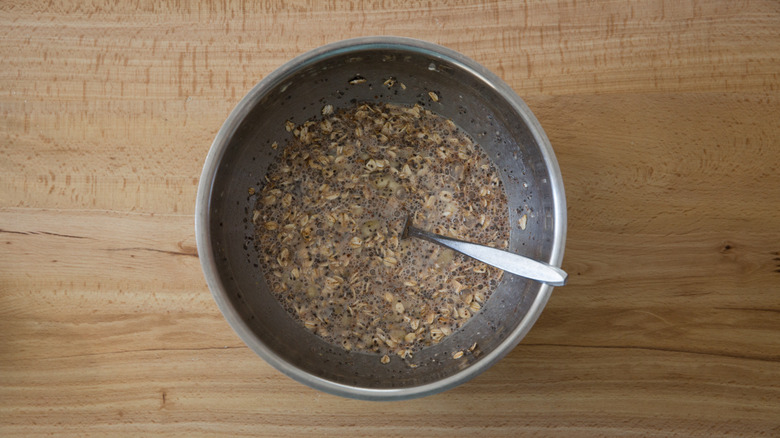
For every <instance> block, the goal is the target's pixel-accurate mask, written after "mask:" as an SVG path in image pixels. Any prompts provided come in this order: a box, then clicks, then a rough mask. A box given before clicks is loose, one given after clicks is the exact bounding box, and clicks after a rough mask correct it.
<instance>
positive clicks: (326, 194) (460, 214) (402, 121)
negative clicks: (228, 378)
mask: <svg viewBox="0 0 780 438" xmlns="http://www.w3.org/2000/svg"><path fill="white" fill-rule="evenodd" d="M358 79H360V78H356V80H358ZM437 97H438V96H437ZM322 114H323V117H322V118H321V119H318V120H310V121H307V122H305V123H303V124H301V125H295V124H294V123H293V122H287V123H286V124H285V128H286V129H287V130H288V131H289V132H291V133H292V134H293V136H294V138H293V139H292V140H291V141H290V142H289V144H288V145H287V146H286V148H285V149H284V151H283V152H282V154H281V155H280V157H279V159H278V160H277V161H276V162H275V163H273V164H271V166H270V167H269V169H268V173H267V176H266V179H265V181H264V182H263V186H262V189H261V190H259V193H258V200H257V205H256V207H255V210H254V212H253V215H252V218H253V223H254V225H255V243H256V245H257V248H258V251H259V254H260V265H261V268H262V270H263V272H264V274H265V277H266V279H267V280H268V283H269V285H270V288H271V291H272V293H273V294H274V296H275V297H276V298H277V299H278V300H279V302H280V303H281V304H282V305H283V306H284V308H285V309H286V310H287V312H288V313H289V314H290V315H292V317H293V318H295V319H296V320H297V321H299V322H300V323H301V324H302V325H303V326H304V327H306V328H307V329H308V330H310V331H312V332H313V333H315V334H317V335H318V336H320V337H322V338H323V339H325V340H326V341H328V342H331V343H333V344H336V345H339V346H341V347H343V348H344V349H346V350H354V351H362V352H375V353H378V354H381V355H382V363H387V362H389V356H387V355H388V354H395V355H398V356H400V357H401V358H408V357H411V355H412V354H413V353H414V352H415V351H418V350H419V349H421V348H424V347H426V346H430V345H432V344H435V343H438V342H441V340H442V339H444V338H445V337H446V336H448V335H449V334H451V333H453V332H454V331H455V330H457V329H458V328H459V327H461V326H462V325H463V324H464V323H466V322H467V321H468V320H469V319H470V318H471V317H472V316H473V315H474V314H476V313H477V312H479V311H480V309H481V307H482V305H483V304H484V303H485V300H487V299H488V297H489V296H490V293H491V291H492V290H493V288H494V287H495V285H496V284H498V281H499V280H500V279H501V275H502V271H500V270H499V269H496V268H493V267H489V266H487V265H485V264H483V263H481V262H478V261H476V260H473V259H470V258H468V257H465V256H462V255H459V254H456V253H454V252H453V251H452V250H449V249H446V248H442V247H440V246H437V245H434V244H432V243H429V242H425V241H421V240H418V239H408V240H401V233H402V232H403V226H404V221H405V218H406V215H407V214H413V215H414V216H413V221H414V223H415V225H416V226H418V227H419V228H422V229H427V230H430V231H433V232H434V233H437V234H442V235H446V236H451V237H456V238H459V239H463V240H469V241H473V242H479V243H484V244H488V245H491V246H494V247H499V248H507V246H508V238H509V225H508V220H507V213H508V209H507V198H506V195H505V193H504V189H503V186H502V183H501V180H500V179H499V177H498V172H497V170H496V168H495V166H494V165H493V164H492V163H491V162H490V160H489V159H488V157H487V156H486V155H485V154H484V152H483V151H482V150H481V149H480V147H479V145H477V144H475V143H474V142H473V141H472V140H471V139H470V138H469V137H468V136H467V135H465V134H464V133H463V132H462V131H460V130H459V129H458V128H457V127H456V126H455V124H454V123H453V122H452V121H450V120H447V119H444V118H442V117H440V116H438V115H436V114H434V113H432V112H430V111H428V110H426V109H423V108H422V107H420V106H419V105H415V106H413V107H404V106H397V105H391V104H376V105H374V104H360V105H356V106H354V107H352V108H348V109H341V110H336V109H334V108H333V107H332V106H331V105H326V106H325V107H324V108H323V109H322ZM462 354H463V352H457V353H455V354H454V355H453V357H454V356H456V355H457V356H458V357H460V356H462Z"/></svg>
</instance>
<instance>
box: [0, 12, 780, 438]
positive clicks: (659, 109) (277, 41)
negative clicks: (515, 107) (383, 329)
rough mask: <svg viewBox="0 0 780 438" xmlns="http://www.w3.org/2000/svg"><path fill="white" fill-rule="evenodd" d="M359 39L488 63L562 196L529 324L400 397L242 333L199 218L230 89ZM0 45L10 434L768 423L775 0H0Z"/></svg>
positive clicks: (777, 103)
mask: <svg viewBox="0 0 780 438" xmlns="http://www.w3.org/2000/svg"><path fill="white" fill-rule="evenodd" d="M372 34H393V35H402V36H411V37H416V38H421V39H425V40H428V41H432V42H436V43H440V44H443V45H445V46H448V47H450V48H452V49H455V50H458V51H460V52H462V53H464V54H465V55H467V56H469V57H472V58H473V59H475V60H477V61H478V62H480V63H482V64H483V65H485V66H486V67H487V68H489V69H490V70H492V71H494V72H495V73H497V74H498V75H499V76H501V77H502V78H503V79H504V80H506V81H507V82H508V83H509V85H511V86H512V87H513V88H514V90H515V91H517V93H518V94H519V95H521V96H522V97H523V98H524V99H525V100H526V102H527V103H528V105H529V106H530V107H531V109H532V110H533V111H534V112H535V114H536V115H537V117H538V118H539V120H540V122H541V124H542V126H543V127H544V128H545V130H546V132H547V134H548V136H549V137H550V140H551V142H552V144H553V147H554V149H555V152H556V154H557V157H558V160H559V162H560V166H561V169H562V173H563V177H564V183H565V189H566V195H567V202H568V216H569V222H568V241H567V245H566V254H565V258H564V264H563V267H564V269H566V270H567V271H569V272H570V274H571V280H570V283H569V285H567V286H566V287H563V288H557V289H556V290H555V291H554V293H553V295H552V298H551V299H550V301H549V304H548V305H547V307H546V309H545V310H544V312H543V314H542V316H541V318H540V319H539V321H538V322H537V324H536V325H535V326H534V328H533V329H532V330H531V332H530V333H529V335H528V336H527V337H526V338H525V339H524V340H523V342H522V343H521V344H520V346H518V347H517V348H516V349H515V350H513V351H512V352H511V353H510V354H509V355H508V356H507V357H506V358H505V359H504V360H503V361H501V362H499V363H498V364H497V365H496V366H494V367H493V368H491V369H490V370H488V371H487V372H485V373H484V374H482V375H481V376H479V377H477V378H476V379H474V380H472V381H471V382H468V383H466V384H464V385H462V386H459V387H457V388H455V389H453V390H451V391H448V392H445V393H442V394H439V395H435V396H431V397H427V398H423V399H419V400H412V401H405V402H392V403H371V402H362V401H354V400H345V399H341V398H337V397H334V396H330V395H327V394H322V393H319V392H316V391H314V390H312V389H309V388H307V387H305V386H303V385H300V384H298V383H296V382H294V381H292V380H290V379H289V378H287V377H285V376H283V375H282V374H280V373H279V372H277V371H276V370H274V369H273V368H271V367H270V366H269V365H267V364H266V363H265V362H263V361H262V360H261V359H260V358H258V357H257V356H256V355H255V354H254V353H253V352H251V351H250V350H249V349H248V348H246V347H245V346H244V344H243V343H242V342H241V340H240V339H239V338H238V337H237V335H235V334H234V332H233V331H232V330H231V329H230V327H229V326H228V324H227V322H226V321H225V320H224V318H223V317H222V316H221V314H220V313H219V311H218V309H217V307H216V305H215V303H214V301H213V299H212V298H211V295H210V293H209V290H208V288H207V287H206V284H205V281H204V280H203V276H202V273H201V270H200V265H199V261H198V257H197V250H196V246H195V241H194V230H193V211H194V204H195V193H196V187H197V183H198V178H199V175H200V170H201V166H202V164H203V160H204V158H205V156H206V152H207V150H208V148H209V146H210V144H211V141H212V140H213V138H214V136H215V134H216V132H217V130H218V129H219V127H220V126H221V124H222V122H223V121H224V120H225V118H226V117H227V115H228V113H229V111H230V110H231V109H232V108H233V106H234V105H235V104H236V103H237V102H238V100H239V99H240V98H241V97H242V96H243V95H244V94H245V93H246V92H247V91H248V90H249V89H250V88H251V87H252V86H253V85H254V84H255V83H257V82H258V81H259V80H260V79H262V78H263V77H264V76H265V75H267V74H269V73H270V72H271V71H273V70H274V69H275V68H276V67H278V66H280V65H281V64H282V63H284V62H285V61H287V60H289V59H290V58H292V57H294V56H296V55H298V54H300V53H303V52H304V51H306V50H309V49H313V48H315V47H317V46H320V45H322V44H325V43H328V42H331V41H335V40H340V39H344V38H348V37H357V36H364V35H372ZM0 64H1V67H0V248H1V249H0V436H38V435H57V436H67V435H77V436H106V435H123V436H128V435H129V436H139V435H152V434H154V435H184V436H193V435H196V436H197V435H204V436H216V435H225V436H243V435H258V436H469V435H468V434H473V435H472V436H512V437H514V436H578V437H581V436H623V437H625V436H659V437H660V436H664V437H665V436H774V437H776V436H780V213H779V211H780V2H777V1H774V0H766V1H759V0H751V1H733V0H718V1H715V0H713V1H693V0H674V1H624V0H614V1H602V2H595V1H583V0H579V1H527V2H487V1H482V2H454V1H450V2H443V1H433V2H426V3H425V5H424V6H420V5H419V3H418V2H415V1H403V2H394V1H382V2H380V1H376V2H365V3H363V2H357V1H350V2H340V1H329V2H319V1H289V2H266V3H259V4H253V3H251V2H238V1H229V0H225V1H220V2H205V1H204V2H197V1H192V2H170V3H169V2H163V1H144V0H141V1H137V2H107V1H105V2H104V1H100V0H96V1H90V2H82V1H73V0H63V1H51V2H23V1H3V2H1V3H0Z"/></svg>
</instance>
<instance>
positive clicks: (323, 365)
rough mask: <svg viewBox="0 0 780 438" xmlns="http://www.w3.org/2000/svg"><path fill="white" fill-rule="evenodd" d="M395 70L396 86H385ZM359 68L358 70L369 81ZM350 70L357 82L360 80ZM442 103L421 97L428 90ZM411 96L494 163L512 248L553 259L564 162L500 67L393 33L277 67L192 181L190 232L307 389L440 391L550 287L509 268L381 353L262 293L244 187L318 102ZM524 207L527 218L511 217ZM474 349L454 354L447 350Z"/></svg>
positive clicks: (362, 394)
mask: <svg viewBox="0 0 780 438" xmlns="http://www.w3.org/2000/svg"><path fill="white" fill-rule="evenodd" d="M390 77H393V78H395V80H396V81H397V83H398V84H400V83H403V84H404V86H405V89H404V88H403V87H400V86H398V85H397V86H394V87H392V88H388V87H387V86H384V85H383V83H384V82H385V81H386V80H387V79H388V78H390ZM355 78H363V79H365V81H360V80H357V81H355V80H354V79H355ZM356 82H359V83H356ZM429 91H433V92H435V93H436V94H437V95H438V96H439V99H438V102H434V101H433V100H432V99H429V98H428V92H429ZM360 101H371V102H392V103H397V104H409V105H411V104H415V103H420V104H421V105H424V106H425V107H426V108H429V109H430V110H432V111H434V112H436V113H438V114H440V115H442V116H444V117H447V118H450V119H452V120H453V121H454V122H455V123H456V124H457V125H458V126H460V128H461V129H463V130H464V131H466V132H467V133H468V134H470V135H471V136H472V138H474V139H475V140H476V141H477V142H478V143H480V145H481V146H482V147H483V149H484V150H485V152H486V153H487V154H488V155H489V156H490V158H491V159H492V160H493V162H494V163H496V164H497V165H498V167H499V169H500V173H501V178H502V179H503V184H504V187H505V189H506V192H507V197H508V199H509V211H508V212H507V215H508V220H509V221H510V224H513V226H512V231H511V235H510V245H509V249H510V250H511V251H515V252H517V253H520V254H523V255H526V256H528V257H532V258H535V259H537V260H542V261H546V262H548V263H550V264H552V265H555V266H560V263H561V260H562V259H563V248H564V241H565V236H566V201H565V196H564V192H563V183H562V181H561V174H560V169H559V168H558V163H557V161H556V159H555V156H554V154H553V151H552V147H551V146H550V142H549V140H548V139H547V136H546V135H545V133H544V131H543V130H542V128H541V126H540V125H539V122H538V121H537V120H536V118H535V117H534V116H533V114H532V113H531V111H530V110H529V109H528V107H527V106H526V105H525V103H524V102H523V101H522V100H521V99H520V98H519V97H518V96H517V95H516V94H515V93H514V92H513V91H512V90H511V89H510V88H509V86H507V85H506V84H505V83H504V82H503V81H502V80H501V79H499V78H498V77H497V76H495V75H494V74H492V73H490V72H489V71H488V70H487V69H485V68H484V67H482V66H480V65H479V64H477V63H476V62H474V61H472V60H471V59H468V58H466V57H465V56H463V55H461V54H459V53H457V52H454V51H452V50H449V49H446V48H444V47H441V46H438V45H435V44H431V43H427V42H423V41H418V40H413V39H408V38H397V37H370V38H358V39H352V40H346V41H341V42H337V43H333V44H329V45H326V46H323V47H321V48H319V49H316V50H313V51H311V52H308V53H306V54H304V55H301V56H299V57H297V58H295V59H293V60H292V61H290V62H288V63H287V64H285V65H283V66H282V67H281V68H279V69H278V70H276V71H274V72H273V73H271V74H270V75H268V76H267V77H266V78H264V79H263V80H262V81H261V82H260V83H259V84H257V85H256V86H255V87H254V88H253V89H252V90H251V91H250V92H249V94H247V95H246V97H244V98H243V99H242V100H241V102H239V103H238V105H237V106H236V108H235V109H234V110H233V112H232V113H231V114H230V116H229V117H228V119H227V120H226V121H225V123H224V125H223V126H222V128H221V129H220V131H219V133H218V134H217V136H216V138H215V139H214V143H213V144H212V146H211V149H210V150H209V153H208V156H207V157H206V162H205V165H204V167H203V173H202V175H201V179H200V185H199V187H198V197H197V204H196V213H195V230H196V238H197V244H198V254H199V256H200V260H201V265H202V267H203V272H204V274H205V277H206V281H207V283H208V286H209V288H210V289H211V292H212V294H213V296H214V299H215V300H216V302H217V305H218V306H219V309H220V310H221V311H222V313H223V315H224V316H225V318H226V319H227V321H228V323H229V324H230V325H231V326H232V327H233V329H234V330H235V331H236V333H238V335H239V336H240V337H241V339H243V341H244V342H245V343H246V344H247V345H248V346H249V347H250V348H251V349H252V350H254V351H255V352H256V353H257V354H258V355H259V356H260V357H262V358H263V359H265V360H266V361H267V362H268V363H270V364H271V365H273V366H274V367H275V368H277V369H278V370H279V371H281V372H283V373H284V374H287V375H288V376H290V377H292V378H293V379H295V380H298V381H299V382H302V383H304V384H306V385H309V386H311V387H313V388H316V389H319V390H322V391H326V392H329V393H332V394H337V395H340V396H346V397H352V398H358V399H370V400H391V399H408V398H413V397H420V396H424V395H428V394H433V393H437V392H440V391H444V390H446V389H448V388H452V387H454V386H456V385H458V384H461V383H463V382H466V381H467V380H469V379H471V378H473V377H474V376H476V375H478V374H479V373H481V372H483V371H485V370H486V369H487V368H488V367H490V366H491V365H492V364H494V363H495V362H496V361H498V360H499V359H500V358H502V357H503V356H505V355H506V354H507V353H509V352H510V351H511V350H512V348H514V347H515V346H516V345H517V344H518V343H519V342H520V340H521V339H522V338H523V337H524V336H525V334H526V333H527V332H528V330H529V329H530V328H531V326H532V325H533V323H534V322H535V321H536V319H537V318H538V317H539V314H540V313H541V311H542V309H543V307H544V305H545V303H546V302H547V299H548V298H549V296H550V292H551V291H552V287H550V286H548V285H543V284H540V283H537V282H534V281H530V280H526V279H524V278H520V277H516V276H514V275H511V274H505V275H504V277H503V280H502V281H501V282H500V283H499V285H498V286H497V287H496V289H495V290H494V292H493V294H492V295H491V297H490V299H489V300H488V301H487V302H486V303H485V305H484V307H483V309H482V310H481V311H480V312H479V313H477V314H476V315H474V316H473V317H472V319H471V320H470V321H469V322H468V323H466V324H465V325H464V326H463V327H462V328H461V329H460V330H458V331H457V332H455V333H453V334H452V335H450V336H448V337H447V338H445V339H444V340H443V341H442V342H441V343H439V344H436V345H435V346H432V347H428V348H425V349H423V350H422V351H420V352H418V353H416V354H415V355H414V358H413V360H412V363H414V364H416V365H417V367H415V368H412V367H410V366H409V365H408V363H406V362H405V361H403V360H393V361H391V362H390V363H389V364H382V363H381V362H380V361H379V358H378V356H377V355H374V354H366V353H355V352H347V351H345V350H343V349H341V348H339V347H336V346H334V345H331V344H328V343H326V342H324V341H323V340H321V339H320V338H318V337H316V336H315V335H314V334H312V333H310V332H309V331H307V330H305V329H304V328H303V327H301V326H300V325H299V324H298V323H297V322H295V321H294V320H293V319H292V318H291V317H290V316H289V315H288V314H287V313H286V312H285V311H284V309H283V308H282V306H281V305H280V304H278V302H277V301H276V300H275V298H274V297H273V296H272V295H271V293H270V292H269V289H268V285H267V283H266V280H265V279H264V278H263V275H262V272H261V270H260V269H259V268H258V264H257V260H258V254H257V251H256V250H255V248H254V243H253V241H252V239H253V231H254V230H253V225H252V222H251V214H252V210H253V207H254V199H253V196H250V195H248V192H247V189H248V188H249V187H253V186H256V185H257V183H258V182H259V181H262V179H263V176H264V174H265V172H266V170H267V168H268V165H269V163H270V162H272V160H273V159H274V157H275V156H276V155H277V154H279V153H281V151H282V149H283V147H279V148H278V149H274V148H272V147H271V144H272V143H273V142H278V143H279V144H280V145H283V144H284V143H285V142H286V140H287V139H288V138H290V134H289V133H288V132H286V130H285V129H284V123H285V121H286V120H292V121H294V122H296V123H301V122H303V121H305V120H308V119H310V118H313V117H317V116H319V115H320V111H321V109H322V107H323V105H325V104H332V105H333V106H334V107H336V108H338V107H342V106H348V105H352V104H353V103H354V102H360ZM524 214H525V215H527V219H528V220H527V226H526V229H525V230H521V229H520V228H519V227H518V226H516V225H514V224H517V222H518V219H519V218H520V217H521V216H522V215H524ZM475 342H476V343H477V345H478V347H477V348H476V349H475V350H474V351H473V352H472V353H469V354H467V355H464V356H463V357H460V358H458V359H453V358H452V352H454V351H459V350H467V349H468V348H469V347H470V346H472V345H473V344H474V343H475Z"/></svg>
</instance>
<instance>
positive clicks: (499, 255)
mask: <svg viewBox="0 0 780 438" xmlns="http://www.w3.org/2000/svg"><path fill="white" fill-rule="evenodd" d="M407 237H417V238H418V239H423V240H427V241H429V242H433V243H437V244H439V245H441V246H444V247H447V248H450V249H453V250H455V251H457V252H459V253H461V254H464V255H467V256H469V257H471V258H474V259H477V260H479V261H481V262H483V263H487V264H488V265H490V266H495V267H496V268H499V269H502V270H504V271H506V272H511V273H512V274H516V275H519V276H521V277H525V278H529V279H531V280H536V281H538V282H541V283H546V284H549V285H551V286H563V285H565V284H566V280H567V278H568V274H566V272H564V271H563V270H561V269H560V268H556V267H555V266H551V265H548V264H547V263H543V262H539V261H536V260H533V259H529V258H528V257H523V256H521V255H518V254H514V253H511V252H509V251H504V250H501V249H496V248H491V247H489V246H485V245H479V244H476V243H470V242H465V241H463V240H458V239H453V238H451V237H444V236H440V235H438V234H434V233H431V232H429V231H424V230H421V229H419V228H415V227H414V226H412V217H411V216H407V217H406V224H405V225H404V232H403V234H402V235H401V238H402V239H406V238H407Z"/></svg>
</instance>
